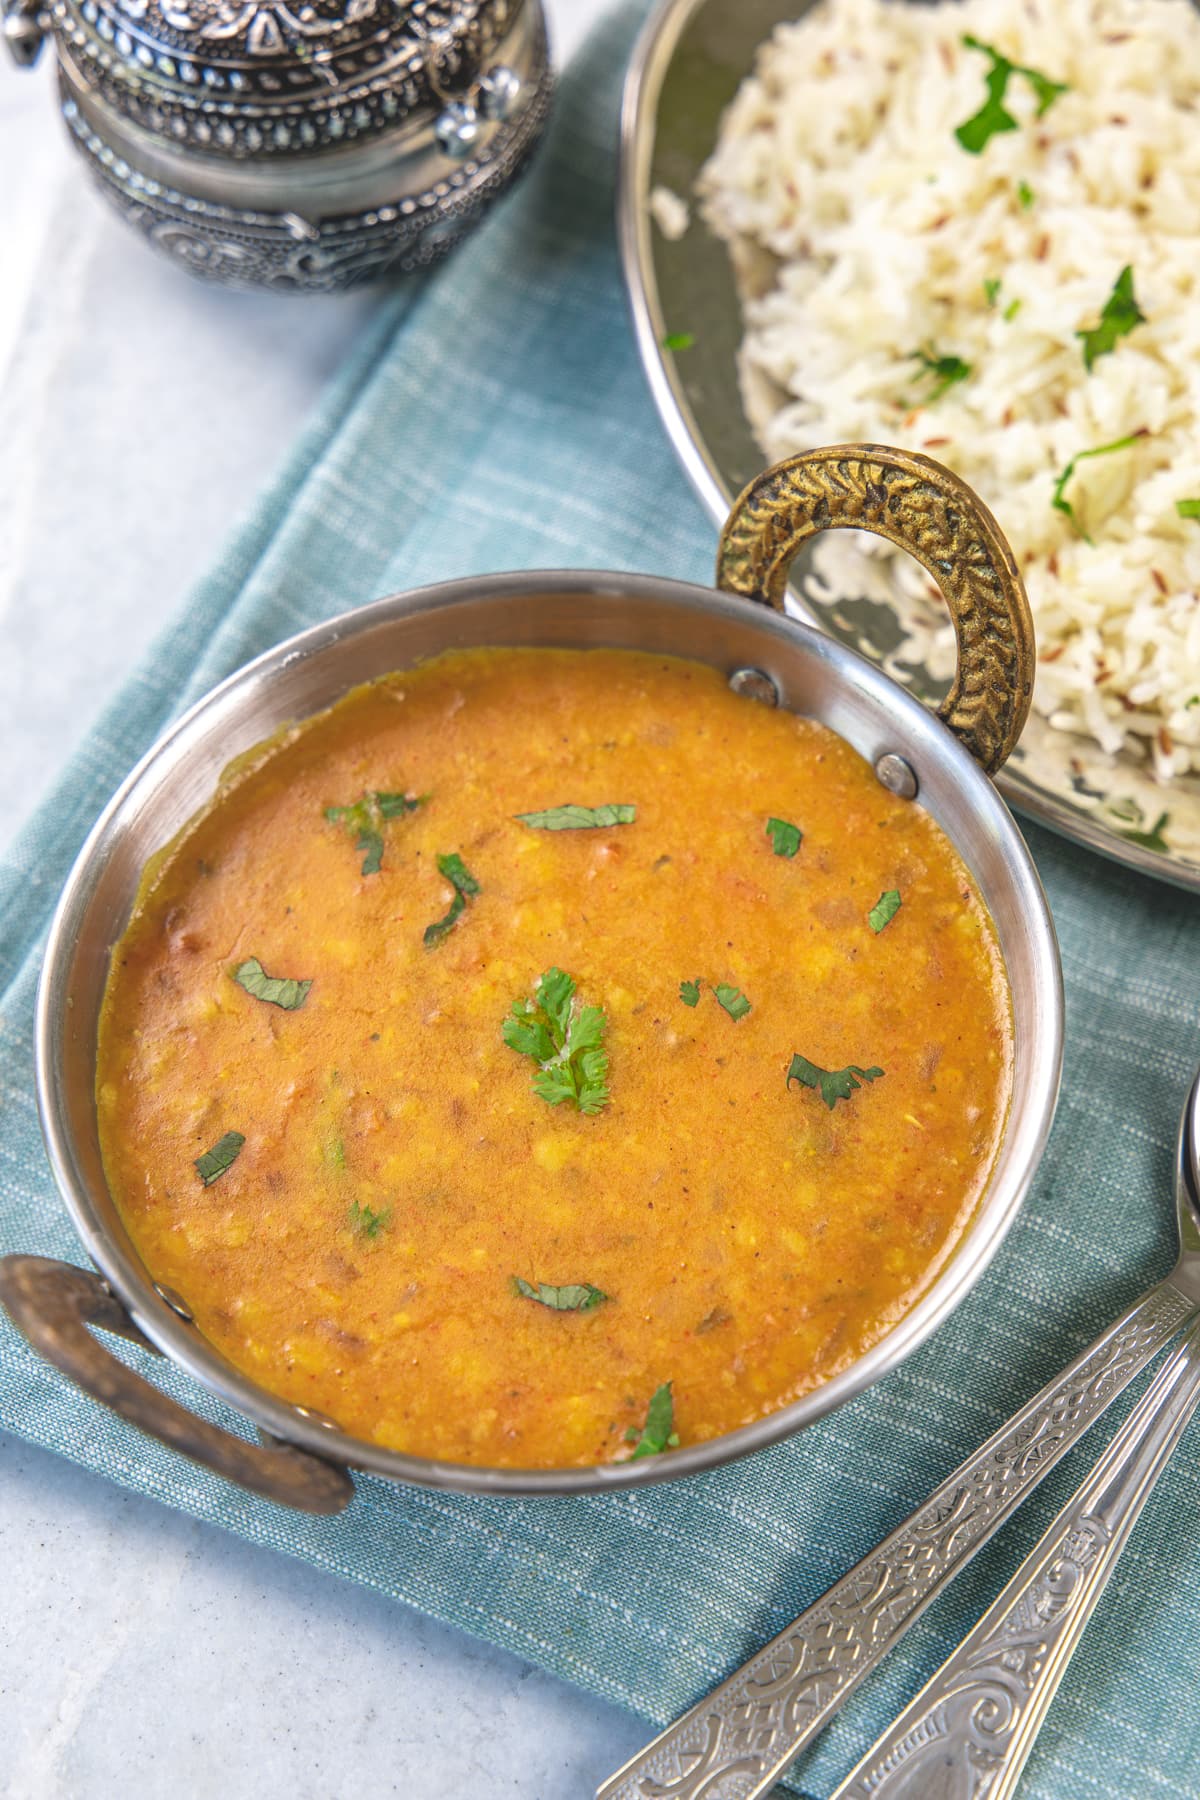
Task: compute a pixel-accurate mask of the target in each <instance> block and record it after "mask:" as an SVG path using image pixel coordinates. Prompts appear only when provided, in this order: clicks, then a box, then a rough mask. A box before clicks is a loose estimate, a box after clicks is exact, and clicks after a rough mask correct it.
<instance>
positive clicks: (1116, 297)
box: [1075, 263, 1146, 370]
mask: <svg viewBox="0 0 1200 1800" xmlns="http://www.w3.org/2000/svg"><path fill="white" fill-rule="evenodd" d="M1145 323H1146V315H1145V313H1144V312H1143V311H1142V309H1141V307H1140V306H1139V305H1138V303H1137V301H1136V300H1135V299H1134V297H1133V269H1132V267H1131V265H1130V264H1129V263H1126V264H1125V267H1124V268H1123V269H1122V270H1121V273H1120V274H1119V275H1118V276H1117V279H1116V280H1115V281H1114V283H1113V290H1112V293H1111V294H1110V295H1109V296H1108V299H1107V300H1106V301H1105V302H1104V311H1103V312H1102V313H1101V314H1100V323H1099V324H1098V325H1094V326H1093V327H1092V329H1091V330H1090V331H1077V332H1076V333H1075V336H1076V337H1077V338H1080V339H1081V340H1082V343H1083V360H1084V364H1085V366H1086V367H1087V368H1088V369H1089V370H1090V369H1091V367H1092V365H1093V364H1094V363H1095V361H1096V358H1097V357H1098V356H1107V355H1108V354H1109V353H1110V351H1112V350H1114V349H1115V348H1116V344H1117V339H1118V338H1121V337H1127V336H1128V335H1129V333H1130V332H1131V331H1132V330H1133V328H1134V326H1135V325H1144V324H1145Z"/></svg>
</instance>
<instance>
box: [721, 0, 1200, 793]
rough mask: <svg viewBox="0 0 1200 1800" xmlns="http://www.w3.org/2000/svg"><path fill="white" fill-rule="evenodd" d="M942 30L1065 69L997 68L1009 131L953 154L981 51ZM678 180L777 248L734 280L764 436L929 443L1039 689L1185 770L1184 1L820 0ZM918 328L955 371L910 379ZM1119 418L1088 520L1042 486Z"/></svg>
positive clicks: (1198, 602) (1188, 494)
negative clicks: (1045, 85) (1087, 356)
mask: <svg viewBox="0 0 1200 1800" xmlns="http://www.w3.org/2000/svg"><path fill="white" fill-rule="evenodd" d="M964 33H971V34H973V35H974V36H975V37H977V38H980V39H982V40H983V41H984V42H986V43H988V44H991V45H994V46H995V47H996V48H997V49H998V50H999V51H1000V52H1001V53H1002V54H1003V55H1005V56H1006V57H1008V58H1009V59H1010V60H1011V61H1012V62H1013V63H1016V64H1022V65H1025V66H1026V67H1030V68H1033V69H1035V70H1039V71H1041V72H1042V73H1043V74H1045V75H1047V76H1049V77H1051V78H1052V79H1054V80H1056V81H1060V82H1066V83H1067V84H1068V90H1069V91H1068V92H1067V93H1065V94H1063V95H1061V96H1060V97H1059V98H1058V99H1057V100H1055V101H1054V103H1053V104H1052V105H1051V106H1050V107H1049V108H1048V110H1047V111H1046V112H1045V114H1044V116H1043V117H1042V118H1040V119H1038V118H1037V117H1036V116H1035V115H1036V110H1037V102H1036V98H1035V96H1034V93H1033V91H1032V89H1031V87H1030V84H1029V83H1028V82H1027V81H1025V80H1024V79H1023V78H1022V77H1020V76H1019V75H1015V76H1013V77H1012V78H1011V79H1010V82H1009V86H1008V91H1007V94H1006V96H1005V101H1004V104H1005V106H1006V107H1007V109H1008V111H1009V112H1010V113H1011V114H1012V115H1013V116H1014V117H1015V118H1016V119H1017V121H1018V125H1019V129H1017V130H1013V131H1007V132H1004V133H1002V134H998V135H996V136H994V137H992V138H991V139H990V141H989V142H988V143H987V144H986V146H985V147H984V149H983V150H982V152H981V153H980V154H978V155H972V154H970V153H968V152H967V151H966V150H964V149H962V148H961V147H960V146H959V144H958V142H957V141H956V139H955V136H954V132H955V128H956V126H958V125H961V124H962V123H963V122H964V121H965V120H966V119H967V118H969V117H970V116H971V115H972V114H974V113H975V112H977V111H978V109H979V108H980V106H981V105H982V104H983V101H984V99H985V89H984V80H985V77H986V75H987V73H988V69H989V63H988V59H987V58H986V57H985V56H983V55H982V54H980V53H979V52H978V51H975V50H971V49H969V48H966V47H964V45H963V43H962V38H963V35H964ZM1022 184H1025V188H1026V189H1027V190H1028V191H1027V192H1026V193H1025V194H1024V197H1023V196H1022ZM701 186H702V192H703V196H704V204H705V210H706V214H707V216H708V217H709V219H710V222H711V223H712V224H713V225H714V226H715V228H716V229H717V230H718V231H719V232H720V233H721V234H722V235H723V236H725V237H727V238H729V239H730V240H732V241H735V242H736V243H737V244H738V245H739V247H740V249H741V250H742V251H744V250H745V247H746V245H747V244H750V245H756V246H759V247H761V248H762V249H765V250H767V251H769V252H771V254H772V256H773V257H774V258H778V259H779V260H778V263H777V265H776V266H775V267H774V273H773V275H772V277H771V280H770V285H769V288H768V291H766V292H765V293H764V294H762V295H761V296H760V297H759V298H756V299H748V300H747V302H746V338H745V343H744V346H743V359H744V361H743V369H742V375H743V387H744V391H745V392H746V394H747V396H748V403H749V404H750V406H751V410H752V415H753V416H752V423H753V424H754V426H755V429H756V431H757V433H758V436H759V439H760V442H761V445H762V448H763V449H764V451H765V452H767V454H768V455H769V456H770V457H771V458H772V459H774V458H776V457H781V456H785V455H790V454H792V453H794V452H795V451H797V450H802V449H805V448H808V447H809V446H811V445H813V444H817V443H835V442H845V441H851V440H856V439H867V440H875V441H878V442H883V443H896V444H902V445H905V446H907V447H908V448H910V449H914V450H923V451H926V452H927V453H928V454H930V455H932V456H935V457H937V458H939V459H940V460H941V461H943V462H946V463H948V464H950V466H951V467H952V468H954V469H956V470H957V471H958V472H959V474H961V475H962V476H964V477H965V479H966V480H967V481H969V482H970V483H971V484H972V486H974V487H975V488H977V489H978V491H979V492H980V493H981V494H982V495H983V497H984V499H985V500H986V501H987V502H988V504H989V505H990V506H991V507H992V509H993V510H994V511H995V513H996V515H997V518H998V519H999V521H1000V524H1001V526H1002V527H1003V528H1004V530H1005V531H1006V532H1007V534H1008V536H1009V538H1010V539H1011V541H1012V543H1013V546H1014V548H1015V550H1016V552H1017V555H1018V557H1019V559H1020V562H1021V564H1022V568H1023V571H1024V574H1025V579H1026V582H1027V584H1028V588H1029V595H1030V600H1031V603H1032V605H1033V609H1034V614H1035V618H1036V621H1037V631H1038V644H1039V652H1040V660H1039V669H1038V677H1037V691H1036V697H1035V704H1036V706H1037V708H1038V710H1039V711H1040V712H1041V713H1043V714H1044V715H1045V716H1046V717H1048V718H1049V719H1050V720H1051V721H1052V723H1054V724H1057V725H1061V726H1063V727H1064V728H1067V729H1070V730H1082V731H1084V732H1087V733H1089V734H1091V735H1092V736H1093V737H1094V738H1095V739H1096V740H1097V741H1098V742H1099V743H1100V744H1101V745H1102V746H1103V747H1104V748H1105V749H1106V750H1109V751H1117V750H1120V749H1124V748H1130V747H1132V746H1133V745H1134V744H1135V743H1139V744H1141V745H1142V746H1143V747H1144V748H1148V749H1149V750H1150V752H1151V754H1152V756H1153V759H1154V766H1155V770H1156V773H1157V774H1158V775H1159V777H1160V778H1165V777H1167V776H1170V775H1172V774H1181V773H1183V772H1184V771H1186V770H1188V769H1191V768H1200V519H1188V518H1182V517H1180V516H1179V514H1178V513H1177V511H1176V502H1177V501H1180V500H1190V499H1195V498H1198V497H1200V15H1198V14H1197V12H1196V10H1195V9H1194V7H1193V5H1192V4H1191V0H1024V4H1015V3H1014V0H963V4H958V5H949V4H947V5H942V6H936V5H934V6H930V5H916V4H906V3H904V0H822V3H821V4H820V5H818V6H817V7H815V8H814V10H813V11H812V12H810V13H808V14H807V15H806V16H805V17H804V18H803V19H802V20H800V21H799V22H797V23H795V24H789V25H785V26H782V27H781V28H780V29H779V30H778V31H777V33H776V34H775V37H774V38H773V39H772V40H771V41H770V42H769V43H768V44H767V45H765V46H764V47H763V49H762V51H761V53H760V55H759V58H758V63H757V67H756V71H755V73H754V74H753V76H751V77H750V78H749V79H748V80H747V81H746V82H745V83H744V84H743V86H742V88H741V90H740V92H739V93H738V95H737V97H736V99H735V100H734V102H733V104H732V106H731V107H730V109H729V111H728V113H727V115H726V118H725V121H724V124H723V127H722V131H721V137H720V142H719V144H718V147H717V149H716V151H715V153H714V155H713V157H712V158H711V160H710V162H709V164H708V166H707V168H706V170H705V172H704V176H703V178H702V184H701ZM1127 264H1128V265H1129V266H1130V267H1131V268H1132V270H1133V283H1134V292H1135V295H1136V300H1137V304H1138V306H1139V307H1140V308H1141V310H1142V312H1143V313H1144V314H1145V315H1146V323H1144V324H1141V325H1138V326H1137V327H1136V328H1135V329H1134V330H1133V331H1131V332H1130V333H1129V334H1128V335H1125V336H1121V337H1119V338H1118V339H1117V341H1116V344H1115V348H1114V350H1113V351H1112V353H1111V354H1108V355H1103V356H1100V357H1099V358H1098V359H1097V360H1096V361H1095V363H1094V366H1093V368H1092V370H1091V372H1090V373H1089V372H1088V370H1087V369H1086V367H1085V365H1084V358H1083V347H1082V344H1081V342H1080V340H1079V338H1078V337H1077V336H1076V333H1077V332H1079V331H1080V330H1083V329H1088V328H1091V327H1093V326H1095V325H1096V324H1097V323H1098V321H1099V318H1100V314H1101V310H1102V308H1103V306H1104V304H1105V301H1106V300H1107V299H1108V297H1109V295H1110V293H1111V292H1112V289H1113V285H1114V283H1115V282H1116V280H1117V277H1118V276H1119V275H1120V272H1121V270H1122V269H1123V268H1124V267H1125V266H1126V265H1127ZM996 282H999V283H1000V285H999V287H998V288H995V287H994V286H993V288H992V296H991V298H990V299H989V294H988V291H987V289H986V288H985V284H994V283H996ZM1014 302H1019V306H1018V307H1016V309H1015V314H1014V312H1013V303H1014ZM922 348H923V349H925V350H926V351H927V352H929V353H931V354H936V355H937V356H955V357H958V358H961V359H962V360H963V361H964V362H966V363H967V364H968V365H969V366H970V374H969V376H968V377H967V378H966V379H963V380H960V381H958V382H956V383H955V384H954V385H952V386H950V387H949V388H947V390H946V391H945V392H944V393H943V394H942V395H941V397H940V398H938V399H936V400H933V401H931V402H930V401H927V400H926V396H927V394H928V390H929V389H930V387H931V386H932V385H933V383H932V380H931V379H930V378H929V377H925V378H924V379H920V378H919V370H918V364H917V363H916V362H915V361H914V360H913V355H912V353H913V352H914V351H915V350H918V349H922ZM764 394H766V395H769V398H764ZM1135 432H1143V433H1145V434H1146V435H1144V436H1141V437H1139V438H1138V440H1137V442H1136V443H1135V444H1134V445H1133V446H1132V447H1131V448H1129V449H1127V450H1123V451H1118V452H1115V453H1113V454H1111V455H1105V456H1100V457H1096V458H1093V459H1088V460H1085V461H1083V462H1081V463H1080V464H1079V465H1078V467H1077V470H1076V473H1075V475H1074V477H1073V478H1072V480H1071V482H1070V483H1069V484H1068V486H1067V488H1066V498H1067V499H1068V500H1069V501H1070V503H1071V505H1072V506H1073V508H1074V511H1075V515H1076V519H1077V521H1078V524H1079V526H1080V529H1081V530H1082V531H1083V532H1086V533H1087V536H1088V537H1090V538H1091V539H1092V542H1090V543H1089V542H1087V541H1086V540H1085V538H1084V537H1083V536H1080V535H1078V533H1077V532H1076V531H1075V530H1074V529H1073V528H1072V525H1071V522H1070V521H1069V520H1068V519H1067V518H1066V517H1065V516H1064V515H1063V514H1062V513H1061V512H1058V511H1056V510H1055V509H1054V507H1053V506H1052V504H1051V503H1052V500H1053V497H1054V487H1055V481H1056V479H1057V477H1058V476H1059V474H1060V473H1061V471H1062V470H1063V469H1064V467H1065V466H1066V464H1067V463H1068V462H1069V461H1070V459H1071V458H1072V457H1075V456H1077V455H1078V454H1079V452H1080V451H1083V450H1089V449H1092V448H1095V447H1097V446H1100V445H1104V444H1109V443H1111V442H1113V441H1114V440H1115V439H1118V438H1122V437H1126V436H1129V435H1131V434H1133V433H1135ZM832 535H833V534H830V538H829V539H826V540H823V542H825V543H831V542H832ZM837 535H838V536H839V537H842V536H843V534H840V533H839V534H837ZM875 543H876V545H878V540H876V541H875ZM878 554H879V555H881V556H882V557H884V558H886V559H887V561H888V564H889V565H892V566H891V567H890V570H889V572H890V573H892V574H893V575H894V577H895V578H897V579H900V580H902V581H903V582H904V583H905V584H906V585H907V586H909V587H910V588H911V587H912V586H913V585H914V575H915V574H916V573H917V572H916V571H915V565H913V564H911V563H909V562H908V559H906V558H903V557H897V556H896V554H895V553H894V552H892V551H891V550H890V549H888V548H887V547H886V546H882V545H878ZM920 585H922V586H923V585H924V583H923V578H921V583H920Z"/></svg>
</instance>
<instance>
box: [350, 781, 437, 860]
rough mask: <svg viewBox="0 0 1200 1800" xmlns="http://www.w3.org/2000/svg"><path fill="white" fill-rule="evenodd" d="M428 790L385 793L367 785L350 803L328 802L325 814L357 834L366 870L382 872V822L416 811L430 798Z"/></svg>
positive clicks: (357, 843)
mask: <svg viewBox="0 0 1200 1800" xmlns="http://www.w3.org/2000/svg"><path fill="white" fill-rule="evenodd" d="M428 798H429V795H428V794H417V795H409V794H382V793H379V792H377V791H375V790H374V789H372V788H367V789H366V790H365V791H364V792H363V793H362V794H361V795H360V797H359V798H358V799H357V800H353V801H351V803H350V804H349V806H327V807H326V808H325V817H326V818H327V819H328V820H329V823H330V824H331V825H344V826H345V827H346V830H347V831H348V832H350V834H351V835H352V836H353V838H354V840H355V842H354V848H355V849H356V850H361V851H362V852H363V864H362V873H363V874H364V875H378V873H379V871H380V869H381V867H382V866H383V833H382V832H381V831H380V829H379V828H380V826H381V825H384V824H387V822H388V821H389V820H391V819H399V818H402V817H403V816H404V814H405V813H410V812H416V810H417V808H418V806H423V805H424V803H425V802H426V800H428Z"/></svg>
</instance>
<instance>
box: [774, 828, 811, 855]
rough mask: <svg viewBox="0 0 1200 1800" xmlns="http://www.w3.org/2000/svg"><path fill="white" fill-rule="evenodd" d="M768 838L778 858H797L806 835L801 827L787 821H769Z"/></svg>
mask: <svg viewBox="0 0 1200 1800" xmlns="http://www.w3.org/2000/svg"><path fill="white" fill-rule="evenodd" d="M767 836H768V837H769V838H770V840H771V844H772V847H773V849H774V851H775V854H776V856H795V854H796V852H797V850H798V849H799V848H800V845H801V844H802V843H803V841H804V833H803V832H802V831H801V829H800V827H799V826H798V825H793V824H791V823H790V822H789V821H788V820H787V819H768V820H767Z"/></svg>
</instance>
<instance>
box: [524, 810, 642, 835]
mask: <svg viewBox="0 0 1200 1800" xmlns="http://www.w3.org/2000/svg"><path fill="white" fill-rule="evenodd" d="M515 816H516V817H517V818H518V819H520V821H521V823H522V825H529V826H531V827H532V828H533V830H534V831H596V830H607V829H608V828H609V827H610V826H612V825H632V824H633V822H634V820H635V819H636V818H637V807H636V806H627V805H620V804H617V805H610V806H552V807H551V808H550V809H549V811H548V812H531V813H517V814H516V815H515Z"/></svg>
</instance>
